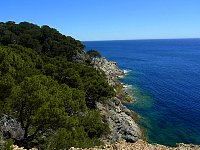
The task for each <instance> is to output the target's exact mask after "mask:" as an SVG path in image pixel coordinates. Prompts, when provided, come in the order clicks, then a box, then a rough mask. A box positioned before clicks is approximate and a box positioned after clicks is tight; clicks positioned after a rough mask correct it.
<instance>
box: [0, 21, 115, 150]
mask: <svg viewBox="0 0 200 150" xmlns="http://www.w3.org/2000/svg"><path fill="white" fill-rule="evenodd" d="M0 44H1V45H2V46H0V115H4V114H6V115H8V116H11V117H13V118H15V119H16V120H17V121H18V122H19V123H20V124H21V128H22V129H23V131H24V134H23V138H21V139H17V138H13V136H12V135H10V133H7V132H4V133H3V134H4V135H7V136H5V137H7V138H12V140H13V142H14V143H15V144H17V145H19V146H24V147H26V148H30V147H33V146H36V147H39V148H40V149H47V148H48V149H67V148H70V147H71V146H74V147H90V146H94V145H99V144H101V142H100V141H99V138H100V137H101V136H102V135H103V134H107V133H108V132H109V128H108V125H107V124H106V123H104V122H102V120H101V118H100V116H99V112H97V110H96V109H94V108H95V102H96V101H101V100H103V99H108V98H110V97H112V96H113V95H114V94H115V93H114V90H113V88H112V87H110V86H109V85H108V83H107V82H106V81H105V76H104V75H103V74H102V73H99V72H98V71H96V70H95V69H93V68H92V67H90V66H89V65H86V64H82V63H75V62H70V61H69V60H70V59H71V57H72V56H73V55H74V54H76V53H79V52H81V53H83V47H84V46H83V45H82V44H81V43H80V42H79V41H77V40H74V39H73V38H71V37H66V36H64V35H61V34H60V33H59V32H58V31H57V30H55V29H52V28H50V27H48V26H42V27H39V26H36V25H33V24H30V23H27V22H22V23H19V24H15V23H14V22H7V23H0ZM0 117H1V116H0Z"/></svg>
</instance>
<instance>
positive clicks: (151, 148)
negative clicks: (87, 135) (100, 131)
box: [70, 140, 200, 150]
mask: <svg viewBox="0 0 200 150" xmlns="http://www.w3.org/2000/svg"><path fill="white" fill-rule="evenodd" d="M105 149H106V150H200V146H199V145H192V144H178V145H177V146H176V147H168V146H164V145H159V144H155V145H153V144H149V143H147V142H145V141H143V140H138V141H137V142H135V143H128V142H125V141H120V142H116V143H114V144H108V145H104V146H99V147H95V148H86V149H81V148H70V150H105Z"/></svg>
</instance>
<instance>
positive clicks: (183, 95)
mask: <svg viewBox="0 0 200 150" xmlns="http://www.w3.org/2000/svg"><path fill="white" fill-rule="evenodd" d="M83 44H85V45H86V49H87V50H89V49H95V50H98V51H99V52H100V53H101V54H102V55H103V56H104V57H106V58H107V59H109V60H112V61H116V62H117V64H118V66H119V67H120V68H122V69H124V70H126V72H127V75H126V76H125V77H124V78H122V79H121V81H122V82H123V83H125V84H127V85H128V87H127V91H128V92H129V93H130V94H131V95H132V96H133V97H134V99H135V101H134V102H133V103H130V104H125V105H126V106H127V107H128V108H129V109H131V110H133V111H135V112H137V113H138V114H139V115H140V119H139V120H138V123H139V125H140V126H141V127H142V128H143V129H144V132H145V136H146V137H147V140H148V141H149V142H150V143H160V144H164V145H170V146H174V145H175V144H176V143H182V142H183V143H194V144H200V39H173V40H126V41H95V42H83Z"/></svg>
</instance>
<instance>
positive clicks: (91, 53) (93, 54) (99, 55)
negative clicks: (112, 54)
mask: <svg viewBox="0 0 200 150" xmlns="http://www.w3.org/2000/svg"><path fill="white" fill-rule="evenodd" d="M87 54H88V55H89V56H90V57H101V54H100V53H99V52H98V51H96V50H89V51H87Z"/></svg>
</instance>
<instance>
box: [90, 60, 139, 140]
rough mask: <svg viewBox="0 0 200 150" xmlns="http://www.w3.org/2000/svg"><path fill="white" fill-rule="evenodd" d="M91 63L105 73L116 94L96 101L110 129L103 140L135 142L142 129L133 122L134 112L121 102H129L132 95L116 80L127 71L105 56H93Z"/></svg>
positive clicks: (134, 119)
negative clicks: (105, 99) (101, 101)
mask: <svg viewBox="0 0 200 150" xmlns="http://www.w3.org/2000/svg"><path fill="white" fill-rule="evenodd" d="M91 64H92V65H93V67H94V68H95V69H97V70H99V71H102V72H103V73H104V74H105V75H106V79H107V82H108V83H109V85H111V86H112V87H113V88H114V90H115V92H116V96H115V97H113V98H111V99H110V100H108V101H107V102H104V103H97V109H98V110H99V111H100V114H101V116H102V118H104V121H106V122H107V123H108V124H109V127H110V129H111V134H110V135H108V136H107V137H104V138H103V141H104V142H105V143H113V142H116V141H120V140H125V141H127V142H136V141H137V140H138V139H140V138H141V137H142V130H141V129H140V127H139V126H138V125H137V124H136V122H135V121H136V118H137V117H136V114H135V113H134V112H133V111H131V110H129V109H128V108H126V106H124V105H123V104H122V103H123V102H131V101H132V97H131V96H130V95H129V94H128V93H127V92H126V91H125V88H126V87H125V85H124V84H123V83H121V82H120V81H119V80H118V79H119V78H122V77H123V76H125V75H126V73H127V72H124V71H122V70H121V69H120V68H119V67H118V66H117V63H116V62H113V61H109V60H107V59H105V58H93V59H92V63H91Z"/></svg>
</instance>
